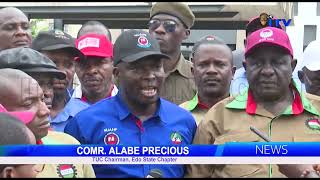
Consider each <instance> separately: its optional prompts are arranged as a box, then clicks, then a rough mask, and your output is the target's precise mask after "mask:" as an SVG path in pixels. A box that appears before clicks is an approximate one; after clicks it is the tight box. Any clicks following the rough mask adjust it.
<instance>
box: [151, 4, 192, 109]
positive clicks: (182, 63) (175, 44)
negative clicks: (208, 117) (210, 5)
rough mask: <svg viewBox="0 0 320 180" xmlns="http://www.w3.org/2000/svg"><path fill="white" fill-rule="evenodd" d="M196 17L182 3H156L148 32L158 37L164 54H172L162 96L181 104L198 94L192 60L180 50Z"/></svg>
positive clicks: (165, 68) (165, 69)
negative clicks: (188, 59)
mask: <svg viewBox="0 0 320 180" xmlns="http://www.w3.org/2000/svg"><path fill="white" fill-rule="evenodd" d="M194 21H195V16H194V14H193V13H192V11H191V9H190V8H189V6H188V5H186V4H185V3H181V2H157V3H155V4H154V5H153V7H152V8H151V12H150V21H149V33H150V34H151V35H152V36H153V37H154V38H156V39H157V40H158V42H159V44H160V50H161V52H162V53H164V54H166V55H167V56H169V57H170V60H169V61H166V62H164V71H165V72H166V80H165V82H164V86H163V91H162V92H161V97H163V98H165V99H167V100H169V101H171V102H174V103H176V104H178V105H179V104H181V103H183V102H185V101H188V100H190V99H192V97H193V96H194V95H195V94H196V87H195V84H194V79H193V75H192V72H191V67H192V63H191V62H190V61H187V60H186V59H185V58H184V57H183V55H182V53H181V43H182V41H183V40H186V39H187V38H188V37H189V35H190V28H191V27H192V26H193V23H194Z"/></svg>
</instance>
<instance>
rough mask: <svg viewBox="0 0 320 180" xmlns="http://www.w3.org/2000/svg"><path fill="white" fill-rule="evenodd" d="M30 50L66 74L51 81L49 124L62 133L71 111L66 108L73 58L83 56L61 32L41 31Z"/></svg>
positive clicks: (70, 85) (70, 94)
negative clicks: (51, 98)
mask: <svg viewBox="0 0 320 180" xmlns="http://www.w3.org/2000/svg"><path fill="white" fill-rule="evenodd" d="M31 47H32V49H35V50H37V51H39V52H41V53H42V54H44V55H46V56H47V57H49V58H50V59H51V60H52V61H53V62H54V63H55V64H56V66H57V68H58V70H60V71H62V72H64V73H65V74H66V78H65V79H57V78H55V79H54V80H53V90H54V96H53V101H52V108H51V109H50V118H51V120H50V123H51V126H52V127H53V128H54V130H56V131H62V132H63V128H64V125H65V121H67V119H68V118H69V113H70V112H71V111H72V109H70V108H71V107H70V106H66V104H67V103H68V101H69V100H70V98H71V96H72V93H73V90H74V89H73V87H72V85H73V84H72V82H73V77H74V75H75V62H74V58H75V57H82V56H83V54H82V53H81V51H79V50H78V49H77V48H76V47H75V40H74V38H73V37H72V36H70V35H69V34H67V33H65V32H63V31H61V30H50V31H42V32H40V33H39V34H38V36H37V37H36V38H35V39H34V40H33V41H32V46H31Z"/></svg>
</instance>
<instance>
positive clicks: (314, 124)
mask: <svg viewBox="0 0 320 180" xmlns="http://www.w3.org/2000/svg"><path fill="white" fill-rule="evenodd" d="M306 126H307V127H308V128H310V129H312V130H320V121H319V119H318V118H314V117H313V118H309V119H307V120H306Z"/></svg>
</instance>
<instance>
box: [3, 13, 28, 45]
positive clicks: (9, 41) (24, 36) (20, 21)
mask: <svg viewBox="0 0 320 180" xmlns="http://www.w3.org/2000/svg"><path fill="white" fill-rule="evenodd" d="M0 40H1V41H0V51H1V50H4V49H10V48H15V47H30V45H31V40H32V36H31V29H30V23H29V20H28V17H27V16H26V15H25V14H24V13H23V12H22V11H21V10H19V9H17V8H14V7H6V8H2V9H0Z"/></svg>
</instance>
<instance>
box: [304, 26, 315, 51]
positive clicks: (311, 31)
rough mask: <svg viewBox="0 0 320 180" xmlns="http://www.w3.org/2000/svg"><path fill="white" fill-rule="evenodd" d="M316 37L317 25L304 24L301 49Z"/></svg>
mask: <svg viewBox="0 0 320 180" xmlns="http://www.w3.org/2000/svg"><path fill="white" fill-rule="evenodd" d="M316 37H317V26H316V25H305V26H304V35H303V50H304V49H305V48H306V47H307V46H308V44H309V43H310V42H311V41H314V40H316Z"/></svg>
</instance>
